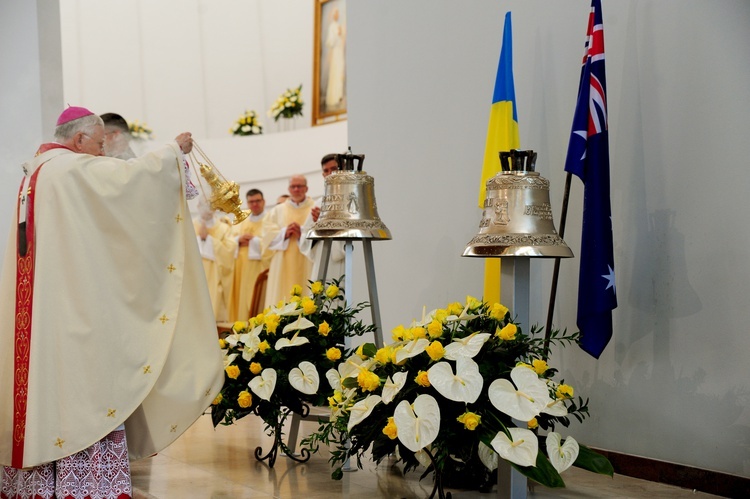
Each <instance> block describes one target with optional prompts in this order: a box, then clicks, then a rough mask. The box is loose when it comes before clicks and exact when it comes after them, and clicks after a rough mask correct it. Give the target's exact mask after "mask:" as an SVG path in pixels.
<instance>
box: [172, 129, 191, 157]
mask: <svg viewBox="0 0 750 499" xmlns="http://www.w3.org/2000/svg"><path fill="white" fill-rule="evenodd" d="M174 140H175V141H176V142H177V145H178V146H180V150H181V151H182V152H183V154H187V153H189V152H190V151H192V150H193V136H192V134H191V133H190V132H184V133H181V134H179V135H178V136H177V137H175V139H174Z"/></svg>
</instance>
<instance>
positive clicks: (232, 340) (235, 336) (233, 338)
mask: <svg viewBox="0 0 750 499" xmlns="http://www.w3.org/2000/svg"><path fill="white" fill-rule="evenodd" d="M224 341H226V342H227V343H228V344H230V345H232V346H233V347H236V346H237V342H238V341H240V335H239V333H232V334H230V335H228V336H227V337H226V338H224Z"/></svg>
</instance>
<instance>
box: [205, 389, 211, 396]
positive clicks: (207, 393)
mask: <svg viewBox="0 0 750 499" xmlns="http://www.w3.org/2000/svg"><path fill="white" fill-rule="evenodd" d="M209 395H211V389H210V388H209V389H208V390H206V395H205V396H206V397H208V396H209Z"/></svg>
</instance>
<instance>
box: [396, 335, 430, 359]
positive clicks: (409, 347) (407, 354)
mask: <svg viewBox="0 0 750 499" xmlns="http://www.w3.org/2000/svg"><path fill="white" fill-rule="evenodd" d="M428 346H430V340H428V339H425V338H419V339H417V340H412V341H410V342H409V343H407V344H406V345H404V346H403V348H399V349H398V350H397V351H396V363H397V364H398V363H399V362H401V361H403V360H406V359H411V358H412V357H416V356H417V355H419V354H420V353H422V352H424V349H425V348H427V347H428Z"/></svg>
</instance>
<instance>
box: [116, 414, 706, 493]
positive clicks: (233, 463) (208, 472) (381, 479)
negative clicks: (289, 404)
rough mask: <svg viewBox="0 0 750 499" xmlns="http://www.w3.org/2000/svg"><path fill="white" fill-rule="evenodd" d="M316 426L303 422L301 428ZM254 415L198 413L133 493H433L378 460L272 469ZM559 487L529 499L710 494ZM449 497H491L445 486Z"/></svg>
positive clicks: (615, 483) (627, 481) (638, 483)
mask: <svg viewBox="0 0 750 499" xmlns="http://www.w3.org/2000/svg"><path fill="white" fill-rule="evenodd" d="M315 428H316V423H314V422H303V423H302V428H301V430H300V433H301V434H305V432H311V431H313V430H314V429H315ZM270 442H271V438H270V437H267V436H266V435H265V434H264V433H263V426H262V422H261V420H260V418H257V417H254V416H249V417H246V418H245V419H243V420H241V421H239V422H237V423H236V424H234V425H233V426H229V427H225V426H219V427H218V428H216V429H214V428H213V427H212V425H211V419H210V416H207V415H206V416H202V417H201V418H200V419H199V420H198V421H197V422H196V423H195V424H194V425H193V426H192V427H191V428H190V429H189V430H188V431H187V432H186V433H185V434H184V435H183V436H181V437H180V438H179V439H178V440H177V441H176V442H175V443H174V444H172V446H170V447H169V448H167V449H165V450H164V451H162V452H160V453H159V454H158V455H156V456H154V457H152V458H149V459H143V460H141V461H137V462H134V463H132V470H131V471H132V476H133V487H134V489H135V490H134V492H135V494H134V498H135V499H153V498H157V499H183V498H189V499H192V498H196V499H203V498H205V499H241V498H256V497H257V498H272V497H273V498H301V497H303V498H305V499H323V498H325V499H335V498H340V497H341V498H363V499H364V498H367V499H374V498H377V497H386V498H426V497H428V496H429V494H430V492H431V491H432V482H431V480H430V479H429V478H425V479H424V480H423V481H422V482H420V481H419V475H420V473H414V472H412V473H409V474H408V475H406V476H405V477H404V476H403V475H402V474H401V472H400V469H399V468H398V467H396V466H392V465H391V464H390V463H387V462H383V463H381V464H380V465H379V466H376V465H375V464H374V463H370V462H368V463H364V464H365V466H364V469H363V470H358V471H355V472H351V473H345V474H344V478H343V479H342V480H340V481H333V480H331V479H330V468H329V465H328V462H327V459H328V455H327V452H325V451H321V453H319V454H316V455H314V456H313V457H312V458H311V459H310V461H308V462H307V463H304V464H297V463H294V462H293V461H291V460H290V459H288V458H285V457H283V456H281V457H279V458H278V459H277V461H276V464H275V466H274V467H273V468H269V467H268V466H267V465H266V464H264V463H260V462H258V461H256V460H255V458H254V457H253V451H254V449H255V448H256V447H257V446H259V445H261V446H264V450H266V449H267V448H268V445H269V443H270ZM563 478H564V479H565V482H566V484H567V488H566V489H554V490H552V489H547V488H545V487H541V486H539V485H537V486H535V487H534V488H533V490H532V491H530V492H529V494H528V497H529V498H544V499H548V498H553V497H554V498H558V497H560V498H615V497H618V498H650V499H660V498H678V497H691V498H696V499H698V498H710V497H717V496H713V495H710V494H703V493H700V492H693V491H692V490H686V489H681V488H678V487H671V486H667V485H663V484H657V483H652V482H647V481H644V480H637V479H634V478H630V477H625V476H620V475H615V477H614V479H613V478H610V477H605V476H601V475H595V474H593V473H588V472H585V471H580V470H577V469H576V468H571V469H569V470H567V471H566V472H565V473H564V474H563ZM451 493H452V494H453V497H454V498H456V499H469V498H485V497H487V498H490V497H496V496H497V494H496V492H493V493H488V494H480V493H477V492H469V491H456V490H454V491H451Z"/></svg>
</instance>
